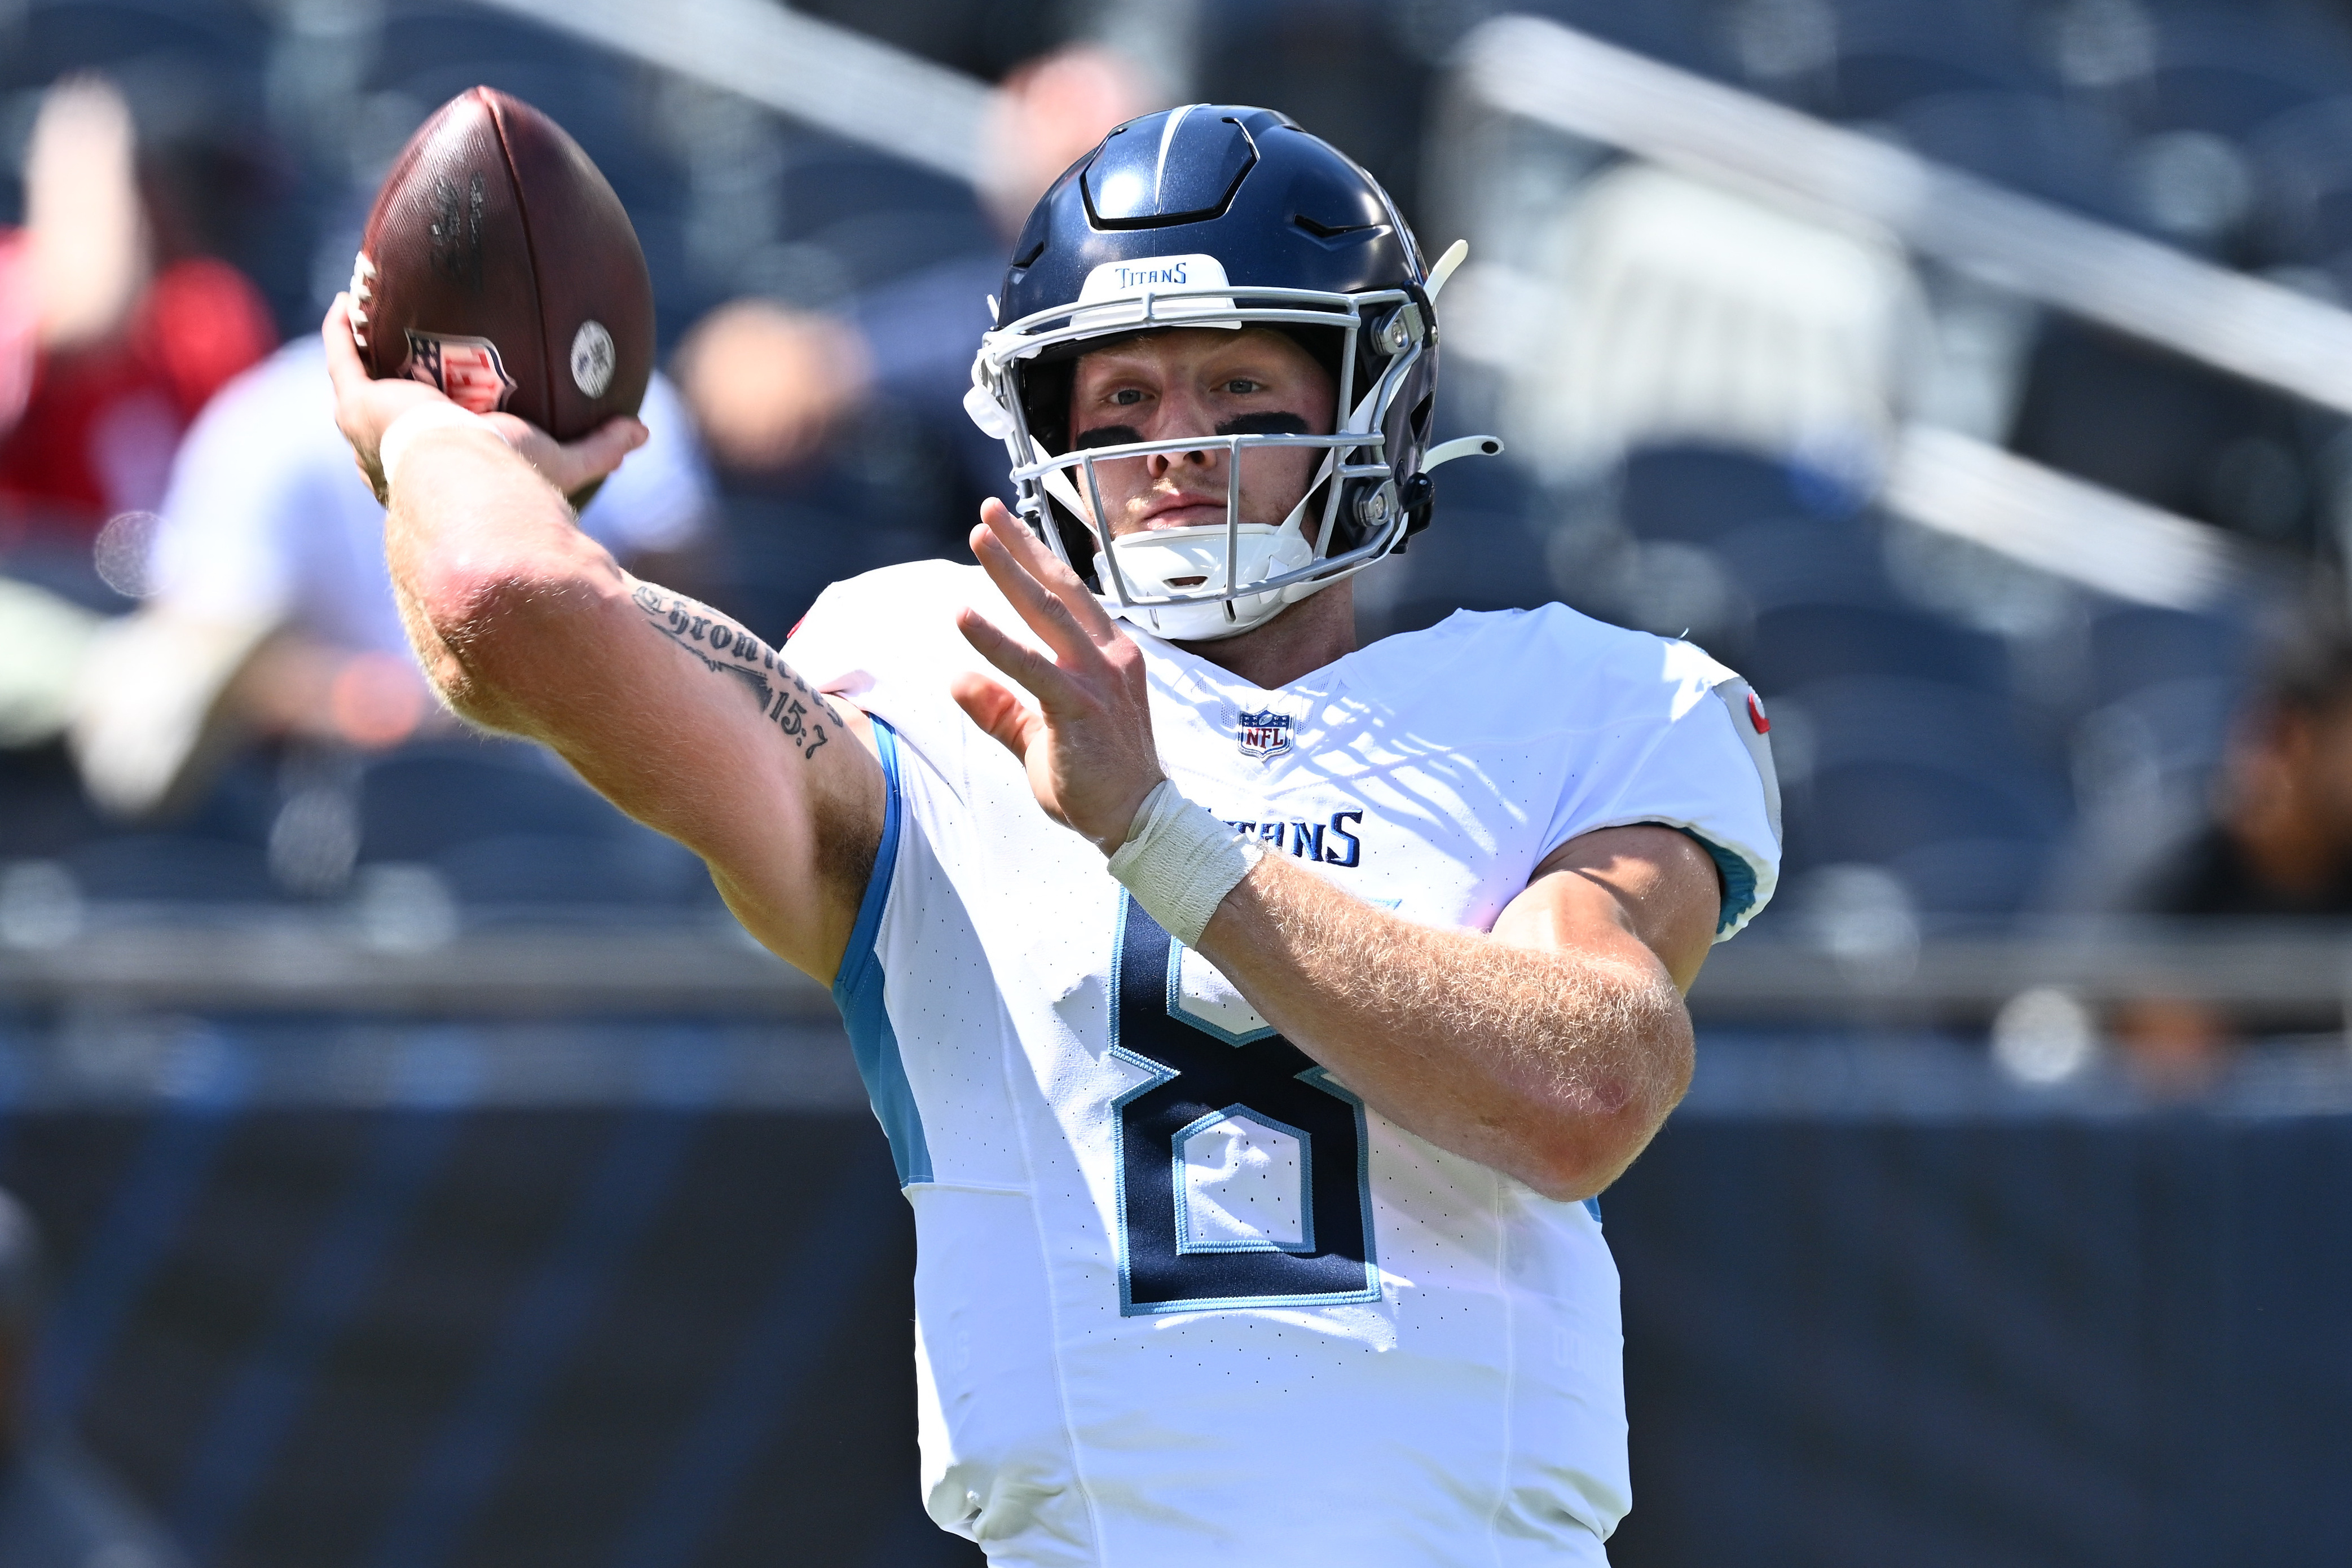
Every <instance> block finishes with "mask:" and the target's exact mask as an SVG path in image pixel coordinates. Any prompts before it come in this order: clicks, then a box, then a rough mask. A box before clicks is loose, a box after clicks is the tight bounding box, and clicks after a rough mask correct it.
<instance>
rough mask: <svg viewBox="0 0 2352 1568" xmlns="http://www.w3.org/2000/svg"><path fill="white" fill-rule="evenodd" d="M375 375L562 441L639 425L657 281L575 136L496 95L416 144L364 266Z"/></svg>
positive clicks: (356, 320) (369, 357)
mask: <svg viewBox="0 0 2352 1568" xmlns="http://www.w3.org/2000/svg"><path fill="white" fill-rule="evenodd" d="M352 338H353V340H354V341H356V342H357V343H358V344H359V348H360V353H361V357H362V359H364V360H365V361H366V363H367V366H368V373H369V374H371V375H373V376H375V377H377V378H378V379H379V380H382V379H384V378H388V377H393V376H406V377H408V378H409V379H411V380H413V381H421V382H424V383H425V384H426V385H428V386H435V387H438V388H439V389H440V390H441V391H442V392H444V393H446V394H447V395H448V396H449V397H450V398H451V399H452V400H453V401H455V402H456V403H457V404H458V405H461V406H463V407H466V408H469V409H471V410H473V411H474V412H475V413H477V414H489V413H493V412H497V411H500V410H503V411H504V412H506V413H509V414H513V415H518V416H520V417H522V418H524V419H527V420H529V421H530V423H531V424H533V425H536V426H539V427H540V428H541V429H542V430H544V431H546V432H547V433H548V434H549V435H551V436H552V437H555V438H556V439H557V440H559V441H573V440H577V439H579V438H580V437H583V436H585V435H587V434H588V433H589V432H590V431H592V430H593V429H595V428H596V427H597V426H600V425H602V424H604V421H606V420H607V419H610V418H612V417H613V416H615V415H622V414H627V415H634V414H635V413H636V411H637V405H638V404H639V402H641V401H642V400H643V399H644V397H645V393H646V379H647V378H648V377H650V376H651V375H652V374H653V368H654V296H653V285H652V282H651V280H650V279H648V278H647V277H646V258H645V252H644V251H642V250H640V249H639V248H638V247H637V233H636V230H635V228H633V227H631V226H630V224H629V215H628V213H627V212H626V211H625V209H624V208H623V207H622V205H621V199H620V197H618V196H616V195H614V194H613V187H612V186H611V185H610V184H606V183H605V180H604V174H602V173H600V172H599V171H598V170H597V167H596V165H595V164H594V163H591V162H590V161H589V159H588V154H587V153H583V152H582V151H581V150H580V144H579V143H578V142H574V141H572V138H571V137H569V136H567V135H565V134H564V132H563V128H562V126H560V125H558V124H556V123H555V121H552V120H550V119H549V118H548V117H547V116H546V115H544V114H541V112H540V111H539V110H536V109H533V108H532V107H531V106H530V105H529V104H527V103H525V102H523V101H521V100H520V99H515V98H509V97H508V96H507V95H506V94H505V93H502V92H499V91H496V90H494V89H490V88H487V87H477V88H473V89H468V90H467V91H465V92H462V93H460V94H458V95H457V97H456V98H453V99H451V100H449V101H448V102H447V103H445V104H443V105H442V106H441V108H440V109H439V110H436V112H435V113H434V115H433V117H432V118H431V119H429V120H427V121H425V123H424V124H423V125H422V126H421V127H419V128H418V130H417V132H416V134H415V136H413V137H411V138H409V142H408V145H407V146H406V147H404V148H403V149H401V153H400V156H399V157H398V158H397V159H395V160H394V163H393V165H392V172H391V173H390V174H386V175H385V176H384V181H383V189H382V190H381V191H379V192H377V193H376V198H375V207H374V210H373V211H372V212H370V213H369V214H368V221H367V234H366V237H365V238H364V239H363V240H362V244H361V249H360V254H359V258H358V260H357V261H356V262H354V263H353V265H352Z"/></svg>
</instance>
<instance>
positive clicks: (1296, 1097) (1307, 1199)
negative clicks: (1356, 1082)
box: [1111, 895, 1381, 1316]
mask: <svg viewBox="0 0 2352 1568" xmlns="http://www.w3.org/2000/svg"><path fill="white" fill-rule="evenodd" d="M1119 902H1120V912H1119V931H1118V959H1117V962H1116V963H1115V965H1114V969H1113V972H1114V973H1115V975H1116V977H1117V979H1116V984H1115V985H1114V988H1113V991H1112V996H1113V1002H1112V1014H1111V1049H1112V1052H1113V1054H1114V1055H1116V1056H1117V1057H1118V1058H1120V1059H1121V1060H1123V1061H1125V1062H1126V1063H1127V1064H1128V1065H1129V1067H1131V1068H1138V1069H1140V1070H1141V1071H1142V1072H1143V1073H1144V1074H1145V1075H1147V1076H1146V1077H1145V1079H1144V1081H1143V1082H1141V1083H1139V1084H1137V1085H1136V1086H1135V1087H1134V1088H1133V1089H1129V1090H1128V1091H1127V1092H1126V1093H1125V1094H1123V1095H1121V1096H1119V1097H1118V1100H1117V1101H1116V1102H1115V1109H1116V1110H1117V1112H1118V1122H1117V1129H1118V1132H1117V1138H1118V1144H1117V1155H1116V1157H1117V1160H1118V1177H1119V1189H1118V1208H1119V1219H1120V1224H1119V1238H1118V1241H1119V1310H1120V1311H1121V1312H1123V1313H1125V1314H1127V1315H1129V1316H1134V1315H1137V1314H1143V1313H1157V1312H1198V1311H1205V1310H1211V1309H1214V1308H1219V1307H1270V1306H1324V1305H1335V1304H1338V1303H1340V1302H1347V1301H1371V1300H1379V1299H1380V1294H1381V1284H1380V1270H1379V1269H1378V1268H1377V1267H1376V1266H1375V1263H1374V1258H1373V1253H1372V1207H1371V1187H1370V1173H1369V1171H1368V1167H1367V1161H1366V1151H1367V1141H1366V1130H1365V1126H1364V1108H1363V1102H1362V1101H1361V1100H1358V1099H1357V1098H1356V1097H1355V1096H1354V1095H1352V1094H1349V1092H1348V1091H1347V1090H1346V1089H1342V1088H1340V1087H1339V1085H1338V1084H1336V1083H1334V1082H1332V1081H1331V1079H1329V1077H1328V1075H1326V1074H1325V1073H1324V1071H1323V1069H1322V1068H1319V1067H1318V1066H1316V1064H1315V1062H1314V1061H1313V1060H1312V1059H1311V1058H1308V1057H1307V1054H1306V1053H1305V1052H1304V1051H1301V1050H1300V1049H1299V1048H1298V1047H1296V1046H1294V1045H1292V1044H1291V1043H1290V1042H1289V1041H1288V1040H1286V1039H1284V1038H1283V1037H1281V1036H1280V1035H1277V1034H1276V1033H1275V1032H1274V1031H1273V1030H1272V1029H1271V1028H1267V1027H1264V1026H1262V1025H1260V1026H1257V1027H1253V1028H1246V1029H1244V1030H1240V1031H1235V1030H1234V1029H1231V1028H1229V1027H1226V1026H1225V1025H1224V1023H1223V1022H1221V1021H1220V1020H1219V1019H1218V1018H1217V1017H1216V1016H1212V1015H1209V1014H1207V1013H1203V1012H1202V1011H1201V1010H1199V1009H1197V1008H1188V1007H1187V1006H1186V1005H1185V1004H1184V999H1183V974H1182V961H1183V958H1184V950H1183V949H1182V948H1181V946H1179V945H1178V944H1177V943H1175V942H1172V941H1171V940H1170V939H1169V936H1168V933H1167V932H1166V931H1162V930H1161V929H1160V924H1159V922H1158V921H1154V920H1153V919H1152V918H1151V917H1150V915H1148V914H1146V913H1144V911H1143V906H1142V905H1140V904H1138V903H1136V902H1135V901H1134V900H1132V899H1129V898H1126V897H1124V896H1123V895H1122V897H1121V899H1120V901H1119ZM1193 962H1194V963H1199V962H1200V960H1199V959H1198V958H1197V956H1195V958H1194V960H1193Z"/></svg>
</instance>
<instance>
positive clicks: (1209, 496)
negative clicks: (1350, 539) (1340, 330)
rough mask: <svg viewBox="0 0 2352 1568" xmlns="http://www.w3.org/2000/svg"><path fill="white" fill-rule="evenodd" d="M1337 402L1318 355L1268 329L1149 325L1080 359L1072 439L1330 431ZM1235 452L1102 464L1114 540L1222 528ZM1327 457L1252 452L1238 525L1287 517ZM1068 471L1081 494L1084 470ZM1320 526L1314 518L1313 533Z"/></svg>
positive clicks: (1083, 443) (1088, 443) (1246, 460)
mask: <svg viewBox="0 0 2352 1568" xmlns="http://www.w3.org/2000/svg"><path fill="white" fill-rule="evenodd" d="M1337 397H1338V394H1337V389H1336V388H1334V387H1333V385H1332V384H1331V377H1330V375H1329V374H1328V373H1327V372H1325V370H1324V369H1323V367H1322V366H1321V365H1319V364H1318V363H1316V362H1315V358H1314V356H1313V355H1311V354H1309V353H1307V351H1306V350H1305V349H1303V348H1301V347H1299V346H1298V344H1297V342H1294V341H1292V340H1291V339H1290V338H1288V337H1286V336H1285V335H1284V334H1283V333H1281V332H1276V331H1267V330H1266V329H1265V328H1263V327H1246V328H1244V329H1242V330H1241V331H1228V330H1225V329H1223V328H1215V327H1187V328H1181V329H1178V330H1175V331H1159V332H1147V333H1145V334H1143V335H1142V336H1140V337H1136V338H1131V339H1129V340H1128V341H1127V342H1121V343H1115V344H1113V345H1112V346H1110V347H1108V348H1103V349H1097V350H1096V351H1095V352H1094V353H1090V354H1087V356H1086V357H1085V358H1083V359H1081V360H1079V361H1078V363H1077V369H1076V374H1075V375H1074V377H1073V379H1072V383H1071V387H1070V438H1071V440H1072V442H1073V443H1074V445H1075V446H1076V447H1110V446H1119V445H1123V444H1125V443H1128V442H1130V441H1171V440H1179V439H1181V438H1183V437H1188V436H1237V435H1276V434H1286V435H1301V436H1321V435H1328V434H1329V433H1330V430H1331V425H1332V411H1333V405H1334V404H1335V403H1336V402H1337ZM1228 455H1229V454H1228V452H1227V449H1226V448H1225V447H1222V446H1217V447H1202V449H1201V450H1199V451H1196V452H1155V453H1153V454H1151V455H1150V456H1148V457H1141V458H1118V459H1116V460H1114V461H1108V462H1101V463H1097V464H1096V465H1095V476H1096V483H1097V486H1099V487H1100V489H1101V491H1102V504H1103V510H1105V511H1106V512H1107V513H1108V514H1109V515H1108V521H1109V523H1110V532H1111V536H1112V537H1113V538H1117V537H1118V536H1120V535H1123V534H1129V533H1134V532H1139V531H1143V530H1146V529H1162V528H1192V527H1199V526H1202V525H1203V524H1222V523H1223V521H1225V496H1226V489H1227V482H1228V480H1227V471H1226V462H1227V459H1228ZM1322 458H1323V453H1322V451H1321V450H1320V449H1318V448H1316V447H1273V448H1265V447H1258V448H1254V449H1245V450H1244V452H1243V453H1242V454H1241V478H1242V486H1241V512H1242V516H1241V521H1244V522H1263V523H1279V522H1280V521H1282V520H1283V519H1284V518H1286V517H1287V516H1289V515H1290V510H1291V509H1292V508H1293V507H1295V506H1297V504H1298V500H1299V498H1300V497H1302V496H1304V495H1305V494H1306V493H1307V486H1308V485H1309V483H1311V482H1312V480H1313V479H1314V475H1315V469H1316V466H1317V465H1318V463H1319V462H1321V460H1322ZM1072 477H1073V478H1074V479H1076V480H1077V483H1078V490H1079V493H1080V494H1081V495H1082V496H1083V495H1085V494H1086V482H1085V479H1084V474H1083V470H1081V471H1080V472H1078V473H1076V474H1074V475H1073V476H1072ZM1089 521H1097V520H1091V519H1090V520H1089ZM1314 522H1315V520H1313V519H1310V520H1308V524H1307V534H1308V537H1309V538H1312V537H1313V535H1314Z"/></svg>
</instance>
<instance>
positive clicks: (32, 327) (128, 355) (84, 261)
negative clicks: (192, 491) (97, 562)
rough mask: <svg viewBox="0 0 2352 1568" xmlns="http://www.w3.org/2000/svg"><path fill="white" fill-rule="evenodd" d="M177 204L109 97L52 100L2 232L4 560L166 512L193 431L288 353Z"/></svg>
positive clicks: (263, 312)
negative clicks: (222, 400) (246, 379)
mask: <svg viewBox="0 0 2352 1568" xmlns="http://www.w3.org/2000/svg"><path fill="white" fill-rule="evenodd" d="M153 178H154V179H155V180H160V178H161V176H160V175H156V176H153ZM172 205H173V204H172V203H171V202H170V201H169V200H167V199H166V193H164V192H163V191H162V190H161V189H160V188H155V189H150V188H148V182H147V181H144V180H142V165H141V160H140V157H139V149H138V145H137V136H136V134H135V132H134V130H133V127H132V123H131V112H130V110H129V109H128V108H127V107H126V106H125V104H124V103H123V100H122V97H121V94H120V93H119V92H117V91H116V90H115V89H114V88H113V87H112V86H111V85H110V84H109V83H107V82H106V81H104V80H103V79H99V78H96V77H79V78H71V79H67V80H65V81H62V82H60V83H58V85H57V86H56V87H54V88H52V89H49V91H48V93H47V96H46V97H45V98H44V99H43V100H42V103H41V108H40V111H39V113H38V115H37V118H36V120H35V121H34V125H33V131H32V136H31V140H30V142H29V143H28V145H27V149H26V161H25V213H26V225H25V227H24V228H23V229H22V230H16V231H5V230H0V549H5V548H7V547H9V546H10V545H11V544H13V543H15V542H19V541H21V540H22V539H23V538H24V537H25V536H26V535H30V536H32V538H33V539H34V540H35V541H36V542H40V541H41V540H43V539H45V538H47V539H55V540H59V541H70V542H76V543H79V544H82V545H86V544H87V542H88V540H89V536H90V535H91V534H93V533H95V532H96V531H97V530H98V527H99V525H100V523H101V522H103V521H105V520H106V519H107V518H108V517H109V516H110V515H113V514H115V513H118V512H121V511H126V510H141V509H146V508H152V507H153V506H154V505H155V504H156V502H157V501H159V500H161V499H162V497H163V484H164V477H165V475H166V473H167V472H168V471H169V468H170V465H171V460H172V450H173V446H174V445H175V444H176V443H177V441H178V440H179V438H180V435H181V432H182V431H183V430H184V429H185V428H186V426H187V425H188V422H189V421H190V420H192V419H193V418H194V416H195V415H196V412H197V410H198V409H200V408H202V407H203V406H204V405H205V401H206V400H207V399H208V398H210V397H211V396H212V395H213V394H214V393H215V391H217V390H218V389H219V388H220V386H221V385H222V384H224V383H226V381H227V380H228V379H229V378H230V377H232V376H234V375H236V374H237V373H238V372H239V371H241V370H244V369H245V368H246V367H247V366H248V365H250V364H252V363H254V362H255V361H257V360H258V359H259V358H261V356H262V355H264V354H266V353H268V352H269V349H270V346H271V344H272V343H273V342H276V333H275V331H274V330H273V328H272V326H271V324H270V321H269V314H268V309H267V307H266V306H265V305H264V304H263V302H262V300H261V297H260V295H259V294H258V293H257V291H256V290H255V289H254V287H253V285H252V284H251V283H249V282H247V280H246V279H245V277H244V275H243V274H241V273H239V272H238V271H237V270H236V268H233V267H230V266H229V265H228V264H227V263H226V262H223V261H219V260H215V259H214V258H210V257H205V256H199V255H194V254H191V253H189V252H188V251H187V250H186V249H185V248H184V242H183V241H182V239H181V238H180V237H179V235H178V233H177V230H178V228H179V226H178V225H175V224H171V223H166V222H162V221H159V214H162V213H163V212H166V211H168V210H169V209H170V208H171V206H172Z"/></svg>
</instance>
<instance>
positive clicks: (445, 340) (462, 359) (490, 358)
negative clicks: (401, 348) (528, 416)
mask: <svg viewBox="0 0 2352 1568" xmlns="http://www.w3.org/2000/svg"><path fill="white" fill-rule="evenodd" d="M406 374H407V376H408V379H409V380H411V381H421V382H423V383H424V384H425V385H427V386H432V387H438V388H439V389H440V390H441V392H442V393H443V394H444V395H446V396H447V397H448V399H449V401H450V402H452V403H454V404H456V405H457V406H458V407H460V408H463V409H465V410H466V411H467V413H469V414H495V413H497V412H498V411H499V409H501V408H504V407H505V406H506V405H507V399H508V398H509V397H511V396H513V395H514V389H515V380H514V377H512V376H510V375H509V374H507V365H506V361H504V360H502V359H500V358H499V345H498V344H496V343H494V342H490V340H489V339H488V338H459V337H446V336H444V335H442V334H441V333H438V332H411V333H409V334H408V370H407V373H406Z"/></svg>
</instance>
